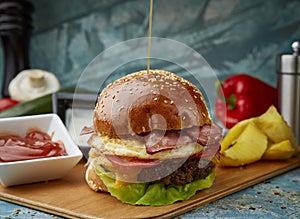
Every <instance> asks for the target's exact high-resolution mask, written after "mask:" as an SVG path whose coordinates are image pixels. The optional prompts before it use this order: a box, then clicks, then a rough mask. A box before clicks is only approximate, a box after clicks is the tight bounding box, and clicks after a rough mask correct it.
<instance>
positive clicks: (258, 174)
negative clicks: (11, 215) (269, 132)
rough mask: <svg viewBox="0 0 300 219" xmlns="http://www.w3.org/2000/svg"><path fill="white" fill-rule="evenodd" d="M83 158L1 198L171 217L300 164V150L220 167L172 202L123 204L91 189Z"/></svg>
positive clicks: (52, 208)
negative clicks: (204, 185) (211, 178)
mask: <svg viewBox="0 0 300 219" xmlns="http://www.w3.org/2000/svg"><path fill="white" fill-rule="evenodd" d="M84 164H85V161H84V160H82V161H81V162H80V163H79V164H78V165H77V166H76V167H74V168H73V169H72V170H71V171H70V172H69V173H68V174H67V175H66V176H65V177H64V178H62V179H60V180H54V181H50V182H42V183H34V184H27V185H22V186H14V187H7V188H6V187H3V186H0V199H3V200H7V201H11V202H14V203H17V204H21V205H24V206H28V207H32V208H34V209H38V210H42V211H46V212H49V213H53V214H56V215H60V216H63V217H68V218H171V217H175V216H177V215H180V214H183V213H185V212H187V211H190V210H192V209H195V208H197V207H199V206H201V205H204V204H207V203H209V202H212V201H215V200H217V199H220V198H222V197H224V196H227V195H230V194H232V193H234V192H237V191H240V190H242V189H244V188H247V187H249V186H252V185H254V184H257V183H259V182H262V181H264V180H266V179H269V178H271V177H274V176H276V175H279V174H282V173H284V172H286V171H289V170H291V169H294V168H296V167H299V166H300V153H298V155H297V156H296V157H294V158H292V159H289V160H286V161H272V162H270V161H260V162H257V163H254V164H251V165H248V166H246V167H243V168H239V167H237V168H224V167H223V168H222V167H217V170H216V171H217V177H216V179H215V183H214V185H213V186H212V187H211V188H209V189H206V190H202V191H200V192H198V193H197V194H196V195H195V196H194V197H192V198H191V199H190V200H187V201H184V202H178V203H175V204H172V205H169V206H161V207H149V206H131V205H127V204H123V203H121V202H120V201H118V200H116V199H115V198H113V197H111V196H110V195H109V194H106V193H96V192H94V191H92V190H91V189H90V188H89V187H88V186H87V185H86V183H85V181H84V174H85V166H84Z"/></svg>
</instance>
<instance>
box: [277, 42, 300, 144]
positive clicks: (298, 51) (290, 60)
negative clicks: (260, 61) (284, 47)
mask: <svg viewBox="0 0 300 219" xmlns="http://www.w3.org/2000/svg"><path fill="white" fill-rule="evenodd" d="M291 47H292V50H293V53H292V54H280V55H279V56H278V58H277V75H278V77H277V78H278V81H277V86H278V95H279V97H278V98H279V99H278V101H279V110H280V113H281V115H282V116H283V118H284V119H285V120H286V121H287V123H288V124H289V125H290V126H291V128H292V130H293V131H294V133H295V137H296V140H297V143H298V145H299V142H300V139H299V137H300V133H299V132H300V128H299V125H300V121H299V120H300V40H297V41H294V42H293V43H292V45H291Z"/></svg>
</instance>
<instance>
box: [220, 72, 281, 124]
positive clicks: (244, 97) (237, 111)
mask: <svg viewBox="0 0 300 219" xmlns="http://www.w3.org/2000/svg"><path fill="white" fill-rule="evenodd" d="M217 93H218V97H217V98H216V102H215V116H216V118H217V119H218V120H220V121H221V122H222V123H223V124H224V125H225V127H226V128H231V127H233V126H234V125H235V124H236V123H238V122H239V121H242V120H245V119H248V118H251V117H256V116H259V115H261V114H263V113H264V112H265V111H267V109H268V108H269V107H270V106H271V105H274V106H275V107H277V108H278V92H277V89H276V88H274V87H272V86H270V85H269V84H267V83H265V82H263V81H261V80H259V79H257V78H254V77H252V76H250V75H247V74H237V75H233V76H231V77H229V78H227V79H226V80H225V81H223V82H221V83H220V84H219V85H218V86H217Z"/></svg>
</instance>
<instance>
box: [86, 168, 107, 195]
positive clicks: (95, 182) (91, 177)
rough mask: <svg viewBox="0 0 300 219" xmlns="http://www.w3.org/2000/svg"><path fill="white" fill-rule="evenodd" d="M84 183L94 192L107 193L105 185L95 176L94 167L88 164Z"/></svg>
mask: <svg viewBox="0 0 300 219" xmlns="http://www.w3.org/2000/svg"><path fill="white" fill-rule="evenodd" d="M85 181H86V182H87V184H88V185H89V187H90V188H91V189H92V190H94V191H96V192H97V191H101V192H108V189H107V187H106V185H105V184H104V183H103V181H102V180H101V178H100V177H99V176H98V175H97V174H96V172H95V169H94V167H93V166H92V165H91V164H90V165H89V166H88V168H87V170H86V172H85Z"/></svg>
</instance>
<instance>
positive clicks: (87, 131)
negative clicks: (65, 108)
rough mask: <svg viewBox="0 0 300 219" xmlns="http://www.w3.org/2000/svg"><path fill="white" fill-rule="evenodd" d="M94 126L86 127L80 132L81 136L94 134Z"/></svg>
mask: <svg viewBox="0 0 300 219" xmlns="http://www.w3.org/2000/svg"><path fill="white" fill-rule="evenodd" d="M94 131H95V130H94V126H90V127H87V126H84V127H83V128H82V130H81V132H80V135H87V134H92V133H94Z"/></svg>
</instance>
